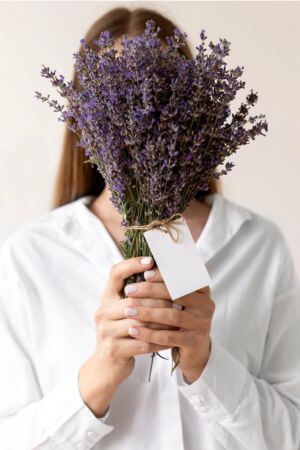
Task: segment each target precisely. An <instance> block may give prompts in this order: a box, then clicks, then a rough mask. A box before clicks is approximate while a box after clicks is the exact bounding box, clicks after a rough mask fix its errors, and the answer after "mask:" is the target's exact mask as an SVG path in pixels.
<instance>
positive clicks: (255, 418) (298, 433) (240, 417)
mask: <svg viewBox="0 0 300 450" xmlns="http://www.w3.org/2000/svg"><path fill="white" fill-rule="evenodd" d="M281 243H282V245H283V253H282V255H283V256H282V263H281V266H280V273H279V278H278V283H277V288H276V289H275V291H276V294H275V296H274V299H273V303H272V312H271V318H270V323H269V328H268V335H267V338H266V342H265V347H264V356H263V362H262V366H261V371H260V373H259V376H257V377H256V376H253V375H252V374H251V373H250V372H249V371H248V369H247V368H246V367H245V366H244V365H243V364H242V363H241V362H240V361H238V359H236V358H235V357H234V356H233V355H232V354H231V353H230V352H229V351H228V350H227V349H226V348H224V346H223V345H222V344H221V343H220V342H218V341H217V340H216V339H213V338H212V345H211V353H210V356H209V359H208V362H207V365H206V366H205V368H204V371H203V372H202V374H201V376H200V377H199V378H198V379H197V380H196V381H195V382H193V383H191V384H188V382H187V380H186V379H185V378H184V377H183V374H182V372H179V373H180V375H179V376H180V380H181V385H179V386H178V389H179V391H181V393H182V394H183V395H184V396H185V397H186V398H187V399H188V400H189V401H190V403H191V404H192V405H193V407H194V408H195V410H196V411H197V412H198V414H200V415H201V417H202V418H203V420H204V421H205V422H206V423H207V426H208V427H209V429H210V431H211V433H212V435H214V437H215V438H216V439H217V440H218V441H219V442H220V443H221V444H222V446H223V447H224V448H226V449H230V450H242V449H243V450H244V449H246V450H253V449H259V450H270V449H272V450H282V449H289V450H299V448H300V357H299V342H300V326H299V324H300V284H299V278H298V276H297V274H296V272H295V267H294V261H293V258H292V256H291V253H290V250H289V247H288V246H287V243H286V241H285V240H284V238H283V237H282V239H281Z"/></svg>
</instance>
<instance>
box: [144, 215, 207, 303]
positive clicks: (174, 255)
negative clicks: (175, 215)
mask: <svg viewBox="0 0 300 450" xmlns="http://www.w3.org/2000/svg"><path fill="white" fill-rule="evenodd" d="M172 227H175V228H176V229H177V230H178V232H179V234H180V236H179V239H178V240H177V242H174V241H173V240H172V238H171V236H170V234H169V233H166V232H165V231H163V230H160V229H159V228H153V229H152V230H148V231H145V232H144V236H145V239H146V241H147V243H148V245H149V247H150V250H151V252H152V254H153V256H154V259H155V261H156V263H157V266H158V269H159V271H160V273H161V276H162V277H163V280H164V282H165V284H166V287H167V289H168V291H169V294H170V296H171V299H172V300H175V299H177V298H178V297H182V296H183V295H186V294H189V293H191V292H194V291H196V290H197V289H201V288H203V287H204V286H209V285H210V284H211V278H210V276H209V273H208V271H207V269H206V267H205V264H204V262H203V260H202V257H201V255H200V253H199V252H198V250H197V247H196V245H195V242H194V239H193V236H192V234H191V232H190V229H189V227H188V225H187V223H186V221H185V220H184V218H183V217H182V218H181V219H180V221H176V222H174V223H172ZM171 232H172V234H173V236H174V237H175V238H176V237H177V233H176V231H175V230H173V229H172V230H171Z"/></svg>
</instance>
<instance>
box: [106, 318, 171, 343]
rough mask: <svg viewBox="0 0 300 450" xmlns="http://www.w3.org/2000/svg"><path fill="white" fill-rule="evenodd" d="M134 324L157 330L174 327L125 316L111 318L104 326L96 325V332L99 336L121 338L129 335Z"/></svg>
mask: <svg viewBox="0 0 300 450" xmlns="http://www.w3.org/2000/svg"><path fill="white" fill-rule="evenodd" d="M135 326H143V327H145V326H147V327H149V328H151V329H158V330H162V329H165V330H170V329H173V330H174V328H171V327H170V326H169V325H159V324H151V323H149V324H148V323H145V322H142V321H141V320H136V319H130V318H125V319H121V320H111V321H109V322H108V323H106V324H105V328H104V327H103V326H102V327H101V326H99V327H98V334H99V337H100V338H102V339H103V338H107V337H109V338H121V337H126V336H130V334H129V331H128V330H129V328H131V327H135Z"/></svg>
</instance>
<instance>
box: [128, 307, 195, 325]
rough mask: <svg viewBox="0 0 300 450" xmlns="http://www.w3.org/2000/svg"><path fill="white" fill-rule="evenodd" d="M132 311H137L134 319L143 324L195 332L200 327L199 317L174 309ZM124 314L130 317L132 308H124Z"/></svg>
mask: <svg viewBox="0 0 300 450" xmlns="http://www.w3.org/2000/svg"><path fill="white" fill-rule="evenodd" d="M134 311H137V314H136V315H135V316H134V318H135V319H138V320H141V321H143V322H153V323H160V324H164V325H172V326H174V327H179V328H184V329H186V330H197V329H198V328H199V327H200V326H201V325H200V318H199V316H196V315H195V314H192V313H190V312H188V311H180V310H178V309H175V308H147V307H145V306H137V307H135V308H134ZM124 314H125V316H126V317H132V315H133V314H132V308H127V307H126V308H124Z"/></svg>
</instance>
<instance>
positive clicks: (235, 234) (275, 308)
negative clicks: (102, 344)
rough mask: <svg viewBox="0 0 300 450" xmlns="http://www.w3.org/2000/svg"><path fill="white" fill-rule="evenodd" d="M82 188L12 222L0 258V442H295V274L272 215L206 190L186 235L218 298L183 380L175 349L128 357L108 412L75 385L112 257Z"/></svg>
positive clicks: (299, 332)
mask: <svg viewBox="0 0 300 450" xmlns="http://www.w3.org/2000/svg"><path fill="white" fill-rule="evenodd" d="M90 201H91V196H85V197H82V198H81V199H79V200H77V201H74V202H72V203H70V204H68V205H65V206H62V207H60V208H57V209H55V210H53V211H50V212H48V213H47V214H44V215H43V216H42V217H40V218H38V219H36V220H33V221H31V222H29V223H27V224H25V225H22V226H20V227H19V228H18V229H17V230H16V231H15V232H14V233H13V234H12V235H11V236H10V237H9V238H8V239H7V240H6V242H5V243H4V245H3V247H2V249H1V265H0V267H1V268H0V297H1V300H0V354H1V370H0V448H1V450H32V449H34V450H50V449H53V450H73V449H75V450H76V449H78V450H79V449H82V450H86V449H94V450H139V449H145V450H221V449H226V450H245V449H246V450H298V449H299V445H300V347H299V344H300V285H299V280H298V278H297V275H296V273H295V268H294V263H293V258H292V256H291V252H290V250H289V248H288V245H287V242H286V240H285V238H284V236H283V234H282V232H281V230H280V228H279V227H278V225H276V224H275V223H274V222H273V221H271V220H270V219H267V218H266V217H263V216H261V215H259V214H256V213H254V212H252V211H250V210H248V209H246V208H243V207H242V206H240V205H237V204H235V203H234V202H232V201H230V200H228V199H226V198H225V197H223V196H222V195H221V194H211V195H209V196H207V197H206V200H205V201H206V202H207V203H208V204H211V205H212V209H211V211H210V214H209V217H208V220H207V222H206V224H205V226H204V229H203V231H202V233H201V235H200V237H199V239H198V240H197V242H196V246H197V248H198V251H199V252H200V254H201V255H202V257H203V260H204V262H205V264H206V267H207V269H208V271H209V273H210V275H211V278H212V285H211V296H212V299H213V300H214V302H215V304H216V308H215V312H214V316H213V321H212V327H211V338H212V347H211V354H210V357H209V360H208V362H207V365H206V366H205V369H204V371H203V372H202V374H201V376H200V377H199V378H198V379H197V380H196V381H195V382H194V383H192V384H187V382H186V380H185V379H184V378H183V376H182V373H181V371H180V369H178V368H177V369H176V370H175V372H174V373H173V375H172V376H171V366H172V362H171V361H172V360H171V350H170V349H167V350H164V351H161V352H160V354H161V355H162V356H165V357H167V358H168V360H164V359H162V358H159V357H158V356H156V357H155V358H154V364H153V368H152V375H151V380H150V382H148V374H149V368H150V362H151V355H150V354H145V355H139V356H136V364H135V368H134V370H133V372H132V374H131V375H130V376H129V377H128V378H127V379H126V380H125V381H124V382H123V383H122V384H121V385H120V386H119V388H118V390H117V391H116V393H115V395H114V397H113V399H112V401H111V403H110V407H109V410H108V412H107V414H106V415H105V416H104V417H103V418H96V417H95V416H94V415H93V413H92V412H91V410H90V409H89V408H88V407H87V406H86V405H85V403H84V402H83V400H82V397H81V395H80V392H79V389H78V371H79V368H80V366H81V365H82V364H83V362H84V361H85V360H86V359H87V358H88V357H89V356H90V355H91V354H92V353H93V351H94V348H95V336H96V332H95V322H94V314H95V311H96V309H97V308H98V305H99V301H100V296H101V293H102V291H103V290H104V287H105V286H106V282H107V278H108V275H109V272H110V269H111V266H112V264H114V263H117V262H119V261H121V260H122V259H123V258H122V255H121V254H120V252H119V249H118V248H117V246H116V244H115V242H114V241H113V239H112V237H111V235H110V234H109V232H108V231H107V229H106V228H105V226H104V224H103V223H102V222H101V221H100V220H99V219H98V218H97V217H96V216H95V215H94V214H93V213H92V212H91V211H90V210H89V209H88V208H87V204H88V203H89V202H90Z"/></svg>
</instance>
